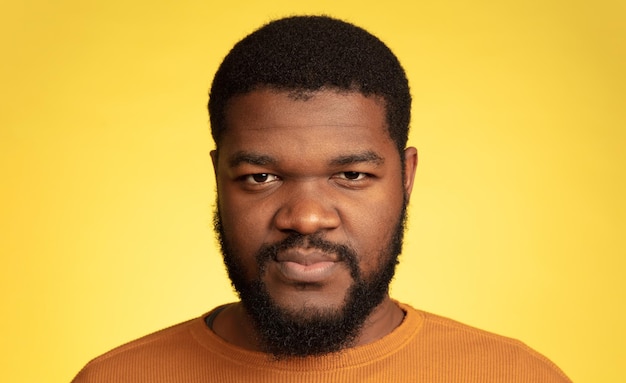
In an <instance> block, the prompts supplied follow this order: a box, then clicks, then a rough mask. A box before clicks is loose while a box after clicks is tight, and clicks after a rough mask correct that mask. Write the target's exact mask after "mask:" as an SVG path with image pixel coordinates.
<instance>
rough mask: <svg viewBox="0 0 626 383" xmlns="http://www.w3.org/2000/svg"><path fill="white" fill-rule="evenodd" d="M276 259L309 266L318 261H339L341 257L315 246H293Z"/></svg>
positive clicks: (280, 253)
mask: <svg viewBox="0 0 626 383" xmlns="http://www.w3.org/2000/svg"><path fill="white" fill-rule="evenodd" d="M275 260H276V261H277V262H295V263H299V264H301V265H304V266H308V265H312V264H315V263H318V262H337V261H339V257H338V256H337V254H333V253H325V252H323V251H321V250H319V249H315V248H310V249H303V248H293V249H288V250H285V251H281V252H279V253H278V254H277V255H276V259H275Z"/></svg>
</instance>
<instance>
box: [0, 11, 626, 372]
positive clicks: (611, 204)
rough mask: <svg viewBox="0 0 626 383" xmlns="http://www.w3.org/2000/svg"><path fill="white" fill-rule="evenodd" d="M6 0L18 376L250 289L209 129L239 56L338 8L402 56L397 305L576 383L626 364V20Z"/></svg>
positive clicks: (2, 28) (6, 353)
mask: <svg viewBox="0 0 626 383" xmlns="http://www.w3.org/2000/svg"><path fill="white" fill-rule="evenodd" d="M295 3H296V2H294V1H275V2H271V1H268V2H261V1H253V0H249V1H242V0H230V1H225V2H220V3H217V2H214V1H210V0H204V1H199V0H198V1H194V0H186V1H185V0H183V1H146V0H138V1H121V0H110V1H103V0H97V1H79V0H65V1H54V2H53V1H43V0H30V1H29V0H23V1H3V3H2V5H1V9H0V44H1V46H0V48H1V49H0V52H1V54H2V59H1V60H0V89H1V92H2V96H1V99H0V161H1V162H0V164H1V168H0V197H1V198H0V216H1V221H0V236H1V238H0V254H1V255H2V264H1V268H0V270H1V271H0V273H1V275H0V288H1V291H2V293H1V294H2V296H1V298H2V302H1V305H0V307H1V310H2V311H1V312H0V314H1V321H2V322H1V323H2V326H1V327H0V339H1V340H0V344H1V346H0V347H1V353H2V355H0V363H1V365H0V381H2V382H11V383H15V382H68V381H69V380H70V379H71V378H72V377H73V376H74V374H75V373H76V372H77V371H78V370H79V369H80V368H81V367H82V366H83V365H84V364H85V363H86V362H87V361H88V360H89V359H91V358H92V357H95V356H96V355H98V354H100V353H102V352H104V351H106V350H108V349H110V348H112V347H114V346H116V345H119V344H121V343H123V342H126V341H128V340H131V339H133V338H136V337H138V336H141V335H143V334H146V333H148V332H151V331H154V330H157V329H160V328H162V327H165V326H168V325H171V324H174V323H177V322H180V321H183V320H186V319H188V318H191V317H194V316H197V315H200V314H202V313H203V312H205V311H207V310H209V309H210V308H212V307H213V306H215V305H217V304H220V303H223V302H225V301H230V300H233V299H234V296H233V294H232V292H231V290H230V288H229V283H228V281H227V279H226V277H225V273H224V271H223V267H222V263H221V259H220V256H219V253H218V252H217V251H216V247H215V243H214V239H213V232H212V227H211V217H212V209H213V202H214V183H213V174H212V168H211V164H210V159H209V150H210V148H211V147H212V145H213V144H212V142H211V140H210V136H209V133H208V122H207V121H208V117H207V115H206V112H205V103H206V101H207V90H208V87H209V85H210V81H211V78H212V75H213V73H214V71H215V69H216V67H217V65H218V64H219V62H220V60H221V59H222V58H223V56H224V55H225V54H226V53H227V51H228V49H229V48H230V47H231V46H232V45H233V44H234V43H235V42H236V41H237V40H239V39H240V38H242V37H243V36H244V35H245V34H247V33H249V32H251V31H252V30H253V29H255V28H256V27H258V26H259V25H260V24H262V23H264V22H266V21H269V20H270V19H273V18H276V17H279V16H284V15H288V14H293V13H302V12H306V13H327V14H331V15H334V16H338V17H341V18H345V19H347V20H350V21H353V22H355V23H357V24H359V25H361V26H363V27H365V28H367V29H369V30H370V31H371V32H373V33H374V34H377V35H378V36H379V37H381V38H382V39H383V40H384V41H386V42H387V43H388V44H389V45H390V46H391V48H392V49H393V50H394V51H395V52H396V54H397V55H398V56H399V57H400V59H401V61H402V63H403V64H404V66H405V68H406V70H407V72H408V74H409V78H410V81H411V85H412V92H413V95H414V100H415V102H414V110H413V115H414V117H413V121H412V129H413V130H412V134H411V142H412V144H413V145H415V146H417V147H418V149H419V151H420V166H419V168H418V173H417V181H416V187H415V189H414V190H415V191H414V194H413V199H412V201H411V203H412V204H411V210H410V226H409V231H408V233H407V239H406V248H405V253H404V255H403V257H402V264H401V266H400V269H399V272H398V275H397V278H396V282H395V283H394V285H393V288H392V294H393V296H395V297H396V298H399V299H400V300H403V301H407V302H409V303H411V304H413V305H415V306H417V307H419V308H423V309H426V310H429V311H433V312H436V313H439V314H442V315H445V316H450V317H453V318H455V319H457V320H461V321H463V322H466V323H469V324H471V325H474V326H478V327H481V328H485V329H488V330H491V331H494V332H498V333H501V334H505V335H508V336H512V337H515V338H520V339H522V340H524V341H525V342H526V343H528V344H529V345H530V346H532V347H534V348H536V349H537V350H539V351H540V352H542V353H544V354H546V355H547V356H548V357H550V358H551V359H552V360H554V361H555V362H556V363H557V364H558V365H559V366H561V367H562V368H563V370H564V371H565V372H566V373H567V374H568V375H570V377H571V378H572V379H573V380H574V381H576V382H623V381H624V375H625V374H624V371H623V370H624V365H626V350H625V346H626V313H625V308H624V307H625V301H626V299H625V298H626V294H625V292H626V282H625V281H624V273H625V271H626V270H625V261H624V258H625V256H626V240H625V232H626V225H625V223H624V222H625V219H626V203H625V202H624V196H625V195H626V186H625V185H626V181H625V170H624V167H625V166H626V155H625V149H624V146H625V144H626V133H625V127H626V113H625V112H624V109H625V108H626V107H625V106H626V98H625V88H626V76H625V69H624V68H626V60H625V59H626V53H625V52H626V40H625V39H626V27H625V26H626V5H625V4H626V3H624V2H623V1H622V0H601V1H593V2H592V1H584V2H583V1H554V0H547V1H541V0H531V1H515V2H513V1H511V2H509V1H495V0H494V1H471V2H469V1H468V2H461V1H453V0H443V1H442V0H424V1H393V0H387V1H376V2H374V1H370V2H363V1H362V0H361V1H341V0H339V1H337V0H316V1H314V2H308V1H302V2H300V4H299V5H294V4H295Z"/></svg>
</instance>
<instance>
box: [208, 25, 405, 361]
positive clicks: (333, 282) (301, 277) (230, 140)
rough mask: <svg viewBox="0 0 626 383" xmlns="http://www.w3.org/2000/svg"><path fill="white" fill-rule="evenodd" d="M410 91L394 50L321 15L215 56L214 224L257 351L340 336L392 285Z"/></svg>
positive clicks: (270, 29)
mask: <svg viewBox="0 0 626 383" xmlns="http://www.w3.org/2000/svg"><path fill="white" fill-rule="evenodd" d="M410 104H411V98H410V95H409V87H408V83H407V79H406V76H405V74H404V71H403V69H402V67H401V66H400V64H399V63H398V61H397V59H396V57H395V56H394V55H393V54H392V53H391V51H390V50H389V49H388V48H387V47H386V46H385V45H384V44H383V43H382V42H381V41H380V40H378V39H377V38H376V37H374V36H372V35H371V34H369V33H368V32H366V31H364V30H363V29H360V28H358V27H356V26H354V25H351V24H348V23H345V22H342V21H339V20H335V19H331V18H327V17H309V16H305V17H292V18H287V19H282V20H277V21H274V22H272V23H269V24H267V25H266V26H264V27H262V28H261V29H259V30H257V31H255V32H254V33H252V34H251V35H249V36H247V37H246V38H244V39H243V40H242V41H240V42H239V43H237V44H236V45H235V47H234V48H233V49H232V50H231V52H230V53H229V54H228V55H227V56H226V58H225V59H224V61H223V63H222V65H221V66H220V68H219V69H218V71H217V73H216V75H215V79H214V81H213V85H212V88H211V94H210V100H209V112H210V115H211V129H212V135H213V138H214V140H215V143H216V148H217V150H216V151H214V152H213V153H212V157H213V162H214V166H215V170H216V177H217V189H218V200H217V211H216V214H215V228H216V232H217V234H218V238H219V241H220V244H221V247H222V253H223V256H224V261H225V264H226V266H227V270H228V273H229V276H230V278H231V281H232V283H233V286H234V287H235V289H236V290H237V292H238V293H239V295H240V298H241V301H242V304H243V306H244V308H245V310H246V312H247V313H248V315H249V316H250V318H251V321H252V323H253V325H254V326H255V328H256V330H257V334H258V336H259V339H258V341H259V343H260V344H261V346H262V347H263V348H264V350H265V351H267V352H269V353H272V354H274V355H275V356H278V357H285V356H300V357H301V356H308V355H319V354H325V353H330V352H335V351H339V350H341V349H343V348H345V347H349V346H350V345H352V344H353V343H354V342H355V339H357V337H358V335H359V332H360V331H361V329H362V326H363V325H364V323H365V321H366V319H367V318H368V316H369V315H370V314H371V313H372V312H373V311H374V310H375V309H376V308H377V307H378V306H379V305H380V304H381V302H383V300H384V299H386V298H388V287H389V283H390V281H391V279H392V278H393V275H394V270H395V266H396V264H397V259H398V255H399V254H400V252H401V248H402V236H403V232H404V222H405V214H406V204H407V201H408V197H409V195H410V191H411V188H412V183H413V174H414V170H415V165H416V152H415V150H414V149H413V148H408V149H405V146H406V141H407V136H408V123H409V118H410Z"/></svg>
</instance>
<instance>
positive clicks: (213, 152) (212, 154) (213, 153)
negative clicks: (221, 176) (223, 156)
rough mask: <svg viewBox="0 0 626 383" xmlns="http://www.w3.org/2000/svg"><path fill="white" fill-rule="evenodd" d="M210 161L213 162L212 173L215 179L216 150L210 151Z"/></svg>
mask: <svg viewBox="0 0 626 383" xmlns="http://www.w3.org/2000/svg"><path fill="white" fill-rule="evenodd" d="M211 161H212V162H213V172H214V173H215V177H216V178H217V149H215V150H211Z"/></svg>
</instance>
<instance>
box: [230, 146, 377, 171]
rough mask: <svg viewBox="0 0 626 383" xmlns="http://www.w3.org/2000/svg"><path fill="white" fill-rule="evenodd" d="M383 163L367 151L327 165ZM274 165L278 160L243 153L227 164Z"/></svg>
mask: <svg viewBox="0 0 626 383" xmlns="http://www.w3.org/2000/svg"><path fill="white" fill-rule="evenodd" d="M384 162H385V159H384V158H382V157H381V156H379V155H378V154H376V153H375V152H373V151H371V150H367V151H364V152H360V153H353V154H346V155H341V156H337V157H334V158H332V159H331V160H330V161H329V164H330V165H331V166H346V165H352V164H357V163H372V164H374V165H376V166H380V165H382V164H383V163H384ZM276 163H278V160H276V159H275V158H274V157H272V156H268V155H265V154H259V153H254V152H244V151H241V152H237V153H235V154H234V155H232V156H231V157H230V158H229V160H228V164H229V165H230V167H236V166H239V165H241V164H249V165H257V166H267V165H275V164H276Z"/></svg>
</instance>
